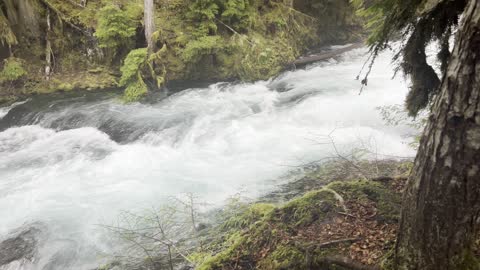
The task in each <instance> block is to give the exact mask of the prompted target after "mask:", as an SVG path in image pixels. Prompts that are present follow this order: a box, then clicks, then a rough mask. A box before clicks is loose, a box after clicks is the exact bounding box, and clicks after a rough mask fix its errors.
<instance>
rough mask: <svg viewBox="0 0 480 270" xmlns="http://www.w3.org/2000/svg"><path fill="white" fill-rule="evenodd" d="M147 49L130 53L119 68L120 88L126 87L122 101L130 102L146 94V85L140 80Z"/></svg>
mask: <svg viewBox="0 0 480 270" xmlns="http://www.w3.org/2000/svg"><path fill="white" fill-rule="evenodd" d="M147 56H148V50H147V48H141V49H135V50H132V51H130V53H129V54H128V55H127V57H126V58H125V60H124V62H123V66H122V67H121V68H120V71H121V72H122V77H121V78H120V83H119V84H120V86H126V87H127V88H126V89H125V94H124V100H125V101H126V102H132V101H135V100H138V99H139V98H140V97H142V96H143V95H145V94H146V93H147V92H148V89H147V85H146V84H145V82H144V81H143V78H142V69H144V67H145V65H146V62H147Z"/></svg>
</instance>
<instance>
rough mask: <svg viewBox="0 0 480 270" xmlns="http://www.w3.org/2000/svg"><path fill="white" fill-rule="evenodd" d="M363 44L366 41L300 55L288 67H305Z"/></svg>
mask: <svg viewBox="0 0 480 270" xmlns="http://www.w3.org/2000/svg"><path fill="white" fill-rule="evenodd" d="M363 46H364V43H363V42H359V43H355V44H352V45H349V46H347V47H345V48H341V49H336V50H330V51H324V52H320V53H316V54H312V55H308V56H303V57H300V58H299V59H297V60H295V61H293V62H292V63H290V64H289V65H287V67H288V68H298V67H303V66H306V65H308V64H311V63H315V62H318V61H324V60H327V59H330V58H333V57H335V56H337V55H339V54H342V53H344V52H348V51H350V50H353V49H358V48H361V47H363Z"/></svg>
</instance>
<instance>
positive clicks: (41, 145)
mask: <svg viewBox="0 0 480 270" xmlns="http://www.w3.org/2000/svg"><path fill="white" fill-rule="evenodd" d="M365 53H366V50H365V49H358V50H354V51H351V52H348V53H346V54H344V55H342V56H341V57H340V58H339V59H336V60H331V61H329V62H323V63H319V64H317V65H314V66H310V67H308V68H307V69H305V70H297V71H290V72H286V73H284V74H282V75H281V76H279V77H277V78H275V79H272V80H269V81H260V82H256V83H252V84H230V83H217V84H213V85H210V86H208V87H206V88H190V89H185V90H183V91H179V92H176V93H174V94H172V95H169V96H168V97H166V98H158V100H157V101H156V102H153V103H152V104H140V103H135V104H128V105H127V104H123V103H122V102H120V101H119V100H118V98H117V97H114V96H111V95H99V94H97V95H96V96H95V95H87V96H79V97H62V98H57V99H53V100H52V97H49V99H50V101H45V100H41V99H42V98H41V97H40V98H37V99H32V100H31V101H29V102H27V103H25V104H20V105H18V104H17V106H12V107H9V108H2V109H0V118H2V119H1V120H0V130H1V132H0V213H1V214H2V217H1V219H0V239H1V238H2V237H4V236H6V235H7V234H8V233H9V232H11V231H12V230H13V229H15V228H18V227H20V226H22V225H23V224H27V223H31V222H41V223H42V224H45V226H46V227H47V228H48V232H49V234H48V235H47V236H45V237H46V240H45V241H46V242H45V243H46V244H45V245H44V246H43V248H41V250H40V260H37V261H36V262H35V265H34V266H33V268H31V269H91V268H94V267H95V266H96V264H97V262H98V260H99V259H100V256H99V254H103V253H106V254H108V252H110V251H111V246H110V245H109V243H108V241H105V237H104V233H105V232H104V231H103V230H101V229H99V227H98V226H97V224H105V223H109V222H111V221H112V220H114V219H115V218H116V217H117V215H118V213H119V211H121V210H131V211H136V210H139V209H143V208H149V207H152V206H156V205H161V204H162V203H163V202H164V200H165V198H167V197H168V196H172V195H177V194H181V193H184V192H192V193H194V194H196V195H197V196H200V197H201V198H202V200H204V201H208V202H210V203H212V204H214V205H215V204H216V205H218V204H221V202H222V201H223V200H225V199H226V198H227V197H228V196H231V195H233V194H235V193H237V192H239V191H240V190H242V191H244V192H245V194H248V196H250V197H255V196H259V195H262V194H265V193H266V192H268V191H271V190H273V189H274V188H275V186H276V185H278V184H279V183H280V182H281V181H286V180H285V178H282V176H284V175H285V174H287V173H288V172H289V171H290V170H291V169H292V166H297V165H301V164H304V163H309V162H312V161H316V160H320V159H322V158H324V157H328V156H332V155H335V152H334V149H333V147H332V145H331V144H325V143H322V142H325V136H326V135H328V134H330V135H331V137H332V138H333V140H334V142H335V145H337V146H338V149H339V151H348V149H352V148H355V147H358V146H359V145H362V146H365V145H366V146H367V147H369V148H370V149H372V150H373V151H375V152H376V153H377V154H378V155H379V156H380V157H388V156H390V155H391V156H412V155H413V154H414V151H413V149H411V148H410V147H409V146H408V145H407V144H406V143H405V139H404V138H403V137H402V136H403V135H404V134H406V133H408V132H409V129H408V128H407V127H402V126H397V127H389V126H386V125H385V123H384V121H383V120H382V118H381V116H380V113H379V111H378V110H377V109H376V107H378V106H383V105H392V104H400V103H402V102H403V100H404V98H405V95H406V91H407V86H406V83H405V82H404V81H402V79H401V78H399V79H394V80H392V79H391V77H392V74H393V72H392V66H390V55H383V56H381V57H380V58H379V59H378V60H377V62H376V65H375V67H374V70H373V72H372V74H371V76H370V79H369V85H368V87H367V88H366V89H365V90H364V92H363V93H362V94H361V95H359V89H360V85H359V82H358V81H356V80H354V79H355V77H356V75H357V73H358V72H359V70H360V68H361V66H362V64H363V61H364V60H365ZM279 179H284V180H279ZM59 256H60V257H61V258H62V259H61V260H58V257H59ZM52 258H57V261H59V262H58V263H54V265H55V264H57V268H55V267H54V266H52V264H50V265H48V263H49V261H50V260H52ZM46 265H47V266H46ZM29 269H30V268H29Z"/></svg>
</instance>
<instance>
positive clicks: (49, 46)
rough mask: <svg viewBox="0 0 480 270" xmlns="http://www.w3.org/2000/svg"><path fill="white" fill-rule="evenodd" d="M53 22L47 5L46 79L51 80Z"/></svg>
mask: <svg viewBox="0 0 480 270" xmlns="http://www.w3.org/2000/svg"><path fill="white" fill-rule="evenodd" d="M51 31H52V24H51V21H50V9H49V8H48V7H47V33H46V34H45V63H46V65H45V79H46V80H47V81H48V80H50V75H51V74H52V43H51V42H50V32H51Z"/></svg>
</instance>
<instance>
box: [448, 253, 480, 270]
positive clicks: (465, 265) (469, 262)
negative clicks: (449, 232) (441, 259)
mask: <svg viewBox="0 0 480 270" xmlns="http://www.w3.org/2000/svg"><path fill="white" fill-rule="evenodd" d="M452 262H453V263H454V264H453V265H452V269H453V268H455V269H458V270H478V269H480V260H479V258H477V257H476V256H475V255H474V254H473V252H472V251H471V250H465V251H463V252H462V254H461V255H460V256H459V260H456V259H455V258H454V259H452ZM458 262H459V263H458Z"/></svg>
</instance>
